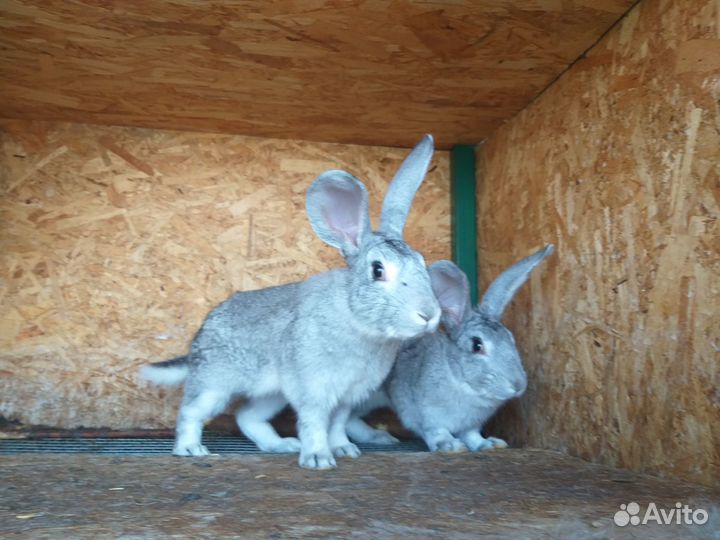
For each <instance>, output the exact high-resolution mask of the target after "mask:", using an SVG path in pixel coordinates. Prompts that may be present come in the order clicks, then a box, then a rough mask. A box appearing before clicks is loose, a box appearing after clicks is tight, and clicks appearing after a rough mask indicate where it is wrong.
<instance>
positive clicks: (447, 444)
mask: <svg viewBox="0 0 720 540" xmlns="http://www.w3.org/2000/svg"><path fill="white" fill-rule="evenodd" d="M467 449H468V448H467V446H465V445H464V444H463V442H462V441H461V440H460V439H454V438H453V439H443V440H440V441H437V442H436V443H435V444H434V445H433V446H431V447H430V450H432V451H433V452H467Z"/></svg>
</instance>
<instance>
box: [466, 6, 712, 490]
mask: <svg viewBox="0 0 720 540" xmlns="http://www.w3.org/2000/svg"><path fill="white" fill-rule="evenodd" d="M718 21H720V4H718V3H717V2H716V1H714V0H694V1H692V2H690V1H686V2H677V1H654V0H653V1H651V0H644V1H642V2H640V4H639V5H638V6H637V7H636V8H634V10H633V11H632V12H631V13H630V14H629V16H628V17H627V18H626V19H624V20H623V21H622V23H621V24H620V25H619V26H618V27H616V28H614V29H613V31H612V32H611V33H609V34H608V35H607V36H606V38H605V39H603V40H602V42H600V43H599V44H598V45H597V46H596V47H595V48H594V49H593V50H592V51H591V52H590V53H589V54H588V56H587V58H585V59H583V60H581V61H579V62H578V63H577V64H576V65H574V66H573V67H572V69H571V70H570V71H569V72H568V73H566V74H565V75H564V76H563V77H562V78H561V79H560V80H558V81H557V82H556V83H555V84H554V85H553V86H552V87H551V88H550V89H549V90H547V91H546V92H545V93H544V95H543V96H542V97H541V98H540V99H538V100H537V101H536V102H535V103H534V104H533V105H532V106H531V107H529V108H528V109H526V110H525V111H523V113H521V114H520V115H519V116H517V117H516V118H515V119H513V120H512V121H511V122H510V123H508V124H507V125H505V126H504V127H503V128H501V129H499V130H498V131H497V132H496V133H495V135H494V136H492V137H491V138H490V139H489V141H487V143H486V144H485V145H483V146H481V147H480V154H481V161H482V171H481V173H480V178H481V179H480V185H479V193H478V201H479V216H480V219H479V223H478V233H479V240H478V242H479V250H480V253H479V259H480V269H481V277H480V281H481V286H483V285H485V284H487V283H488V282H489V280H490V279H491V278H492V277H493V276H495V275H496V274H497V273H498V272H499V271H500V270H501V269H502V268H504V267H505V266H506V265H508V264H510V263H511V262H513V261H514V260H516V259H517V258H519V257H521V256H524V255H526V254H528V253H529V252H531V251H532V250H534V249H535V248H537V247H539V246H541V245H542V244H544V243H546V242H553V243H555V244H556V245H557V253H556V254H555V255H554V256H553V257H552V258H550V259H549V260H548V261H547V262H546V263H544V267H542V268H540V269H539V271H537V272H536V273H535V274H534V275H533V276H532V279H531V280H530V283H529V285H528V286H526V287H525V288H524V289H523V290H522V291H521V292H520V294H519V295H518V297H517V298H516V299H515V301H514V303H513V305H512V307H511V308H510V309H509V313H508V314H507V316H506V321H507V323H508V325H509V326H510V327H511V328H513V329H515V331H516V335H517V338H518V342H519V343H520V347H521V350H522V352H523V353H524V358H525V365H526V367H527V370H528V373H529V381H530V382H529V388H528V392H527V394H526V396H525V397H524V398H523V399H522V400H521V401H520V403H519V404H516V405H515V406H514V407H511V408H510V409H509V410H508V411H507V412H506V414H505V415H503V416H501V418H500V419H499V421H498V422H497V423H496V424H495V429H496V430H497V431H499V432H505V434H506V435H508V436H509V437H510V438H511V439H512V440H513V441H514V442H515V443H517V444H530V445H534V446H542V447H547V448H558V449H562V450H566V451H569V452H570V453H571V454H575V455H579V456H581V457H584V458H587V459H590V460H593V461H600V462H604V463H609V464H613V465H619V466H623V467H632V468H638V469H645V470H648V471H654V472H660V473H668V474H674V475H679V476H683V477H686V478H689V479H692V480H698V481H701V482H708V483H717V482H718V481H720V455H719V452H720V374H719V370H718V364H719V363H720V221H718V219H719V218H720V165H719V163H720V132H719V128H720V111H719V110H718V109H719V106H718V98H720V39H718V38H720V35H719V33H720V28H719V27H718Z"/></svg>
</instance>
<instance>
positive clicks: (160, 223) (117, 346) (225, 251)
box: [0, 121, 450, 428]
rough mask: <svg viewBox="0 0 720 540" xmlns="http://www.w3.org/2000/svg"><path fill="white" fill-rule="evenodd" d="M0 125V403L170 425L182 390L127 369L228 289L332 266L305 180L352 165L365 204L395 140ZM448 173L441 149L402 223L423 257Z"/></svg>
mask: <svg viewBox="0 0 720 540" xmlns="http://www.w3.org/2000/svg"><path fill="white" fill-rule="evenodd" d="M0 128H1V130H0V148H1V154H0V167H1V168H0V173H1V174H2V180H1V182H0V194H1V195H0V220H1V224H0V279H1V280H2V281H1V282H0V415H3V416H5V417H8V418H12V419H17V420H19V421H21V422H23V423H27V424H47V425H52V426H61V427H77V426H95V427H97V426H109V427H114V428H129V427H160V426H173V425H174V416H175V414H176V408H177V404H178V401H179V392H178V391H168V392H165V391H162V390H158V389H157V387H151V386H148V385H146V384H145V383H138V380H137V378H136V371H137V368H138V367H139V366H140V365H142V364H143V363H145V362H148V361H156V360H161V359H165V358H169V357H171V356H173V355H176V354H179V353H183V352H184V351H185V350H186V347H187V345H188V343H189V340H190V339H191V337H192V336H193V334H194V333H195V331H196V330H197V329H198V327H199V325H200V323H201V322H202V319H203V317H204V316H205V314H206V313H207V312H208V310H210V309H211V308H212V307H213V306H214V305H216V304H217V303H218V302H220V301H222V300H223V299H225V298H226V297H227V296H228V295H229V294H230V293H231V292H233V291H234V290H246V289H255V288H260V287H266V286H269V285H276V284H281V283H286V282H290V281H294V280H300V279H303V278H305V277H308V276H310V275H312V274H315V273H317V272H321V271H323V270H326V269H328V268H330V267H336V266H339V265H341V264H342V263H341V258H340V256H339V255H338V254H336V253H335V251H334V250H333V249H332V248H330V247H328V246H325V244H323V243H322V242H321V241H320V240H319V239H317V238H316V237H315V236H314V234H313V232H312V229H311V228H310V225H309V222H308V220H307V218H306V215H305V192H306V189H307V188H308V186H309V185H310V183H311V182H312V180H313V179H314V178H315V177H316V176H317V175H318V174H319V173H321V172H322V171H324V170H327V169H330V168H343V169H346V170H349V171H351V172H352V173H354V174H355V175H356V176H358V177H359V178H361V179H363V180H364V181H365V182H366V185H367V186H368V189H369V191H370V194H371V211H372V213H373V215H375V216H376V215H377V214H379V210H380V204H381V197H382V195H383V194H384V191H385V188H386V186H387V183H388V182H389V180H390V179H391V178H392V175H393V174H394V171H395V170H396V168H397V166H398V165H399V163H400V162H401V160H402V159H403V158H404V157H405V155H406V154H407V152H408V151H407V150H402V149H390V148H382V147H361V146H347V145H335V144H318V143H306V142H297V141H289V140H283V141H280V140H271V139H256V138H248V137H241V136H230V135H208V134H198V133H184V132H171V131H158V130H149V129H134V128H114V127H98V126H88V125H80V124H64V123H31V122H27V121H0ZM420 135H421V134H418V137H419V136H420ZM448 182H449V180H448V156H447V153H445V152H438V153H437V154H436V157H435V161H434V163H433V165H432V169H431V172H430V173H429V175H428V178H427V181H426V183H425V184H424V185H423V186H422V187H421V190H420V192H419V194H418V197H417V198H416V201H415V204H414V207H413V209H412V212H411V215H410V220H409V222H408V225H407V227H406V238H407V239H408V241H409V242H410V243H411V245H413V246H414V247H416V248H417V249H419V250H420V251H422V252H423V253H424V254H425V256H426V257H427V260H428V261H432V260H435V259H439V258H447V257H448V256H449V246H450V214H449V188H448ZM274 339H284V336H275V337H274Z"/></svg>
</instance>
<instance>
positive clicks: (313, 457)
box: [298, 451, 337, 469]
mask: <svg viewBox="0 0 720 540" xmlns="http://www.w3.org/2000/svg"><path fill="white" fill-rule="evenodd" d="M298 463H299V464H300V466H301V467H303V468H304V469H334V468H335V467H337V464H336V463H335V458H334V457H333V455H332V454H331V453H326V452H314V453H307V452H302V451H301V452H300V459H299V460H298Z"/></svg>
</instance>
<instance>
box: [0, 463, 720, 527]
mask: <svg viewBox="0 0 720 540" xmlns="http://www.w3.org/2000/svg"><path fill="white" fill-rule="evenodd" d="M296 460H297V456H290V455H278V456H274V455H234V456H210V457H207V458H173V457H172V456H167V457H128V456H125V457H123V456H99V455H78V454H70V455H57V454H25V455H10V456H2V458H0V537H1V538H36V539H56V538H58V539H63V540H65V539H103V538H122V539H155V538H158V539H159V538H163V539H165V538H173V539H179V538H213V539H219V538H333V539H335V538H358V539H374V538H379V539H389V538H411V537H413V538H438V539H440V538H442V539H477V538H512V539H520V538H533V539H534V538H558V539H560V538H720V513H719V512H718V507H717V505H718V502H720V492H719V491H713V490H711V489H708V488H703V487H701V486H697V485H692V484H687V483H682V482H678V481H674V480H664V479H658V478H655V477H651V476H646V475H642V474H638V473H632V472H629V471H623V470H615V469H610V468H607V467H602V466H598V465H592V464H588V463H585V462H583V461H580V460H578V459H574V458H570V457H567V456H564V455H561V454H557V453H554V452H549V451H541V450H514V449H511V450H495V451H489V452H485V453H480V454H467V453H466V454H453V455H440V454H430V453H372V454H367V453H366V454H364V455H363V456H362V457H361V458H359V459H357V460H350V459H342V460H340V461H339V468H338V469H336V470H333V471H321V472H318V471H307V470H303V469H300V468H298V466H297V465H296ZM632 501H635V502H638V503H639V504H640V505H641V507H643V508H644V507H645V506H646V505H647V504H649V503H650V502H654V503H655V504H656V505H657V506H658V508H665V509H671V508H673V507H674V505H675V503H676V502H682V503H683V504H689V505H690V506H691V507H693V508H704V509H706V510H707V511H708V512H709V514H710V519H709V521H708V522H707V523H706V524H705V525H702V526H699V525H690V526H682V527H681V526H678V525H673V526H666V525H663V526H658V525H638V526H632V525H629V526H626V527H624V528H621V527H618V526H616V525H615V524H614V523H613V516H614V514H615V512H617V511H618V510H619V509H620V505H621V504H627V503H629V502H632Z"/></svg>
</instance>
